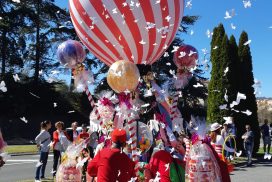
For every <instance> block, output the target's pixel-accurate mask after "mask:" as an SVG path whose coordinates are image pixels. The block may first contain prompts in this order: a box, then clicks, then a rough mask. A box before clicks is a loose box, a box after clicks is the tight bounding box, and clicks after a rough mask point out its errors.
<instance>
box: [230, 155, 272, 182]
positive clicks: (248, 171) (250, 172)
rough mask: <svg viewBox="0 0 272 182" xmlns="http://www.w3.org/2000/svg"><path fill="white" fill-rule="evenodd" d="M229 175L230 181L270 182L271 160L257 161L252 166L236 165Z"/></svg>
mask: <svg viewBox="0 0 272 182" xmlns="http://www.w3.org/2000/svg"><path fill="white" fill-rule="evenodd" d="M230 177H231V181H232V182H271V181H272V160H270V161H268V160H261V161H258V163H255V164H253V166H252V167H246V165H242V166H241V167H236V168H235V171H234V172H232V174H231V176H230Z"/></svg>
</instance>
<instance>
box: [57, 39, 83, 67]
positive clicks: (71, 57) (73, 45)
mask: <svg viewBox="0 0 272 182" xmlns="http://www.w3.org/2000/svg"><path fill="white" fill-rule="evenodd" d="M57 57H58V59H59V61H60V63H61V64H63V65H64V66H66V67H68V68H71V69H72V68H75V67H76V66H77V64H79V63H82V62H83V61H84V59H85V57H86V52H85V50H84V48H83V46H82V44H81V43H80V42H78V41H75V40H67V41H65V42H63V43H61V44H60V45H59V47H58V50H57Z"/></svg>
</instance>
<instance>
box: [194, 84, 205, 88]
mask: <svg viewBox="0 0 272 182" xmlns="http://www.w3.org/2000/svg"><path fill="white" fill-rule="evenodd" d="M193 87H195V88H198V87H203V85H202V84H200V83H197V84H196V85H193Z"/></svg>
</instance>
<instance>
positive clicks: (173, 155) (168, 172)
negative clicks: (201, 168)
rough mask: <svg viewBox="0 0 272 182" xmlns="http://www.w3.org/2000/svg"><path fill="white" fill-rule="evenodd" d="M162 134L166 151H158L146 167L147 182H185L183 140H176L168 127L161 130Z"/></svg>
mask: <svg viewBox="0 0 272 182" xmlns="http://www.w3.org/2000/svg"><path fill="white" fill-rule="evenodd" d="M160 134H161V137H162V140H163V142H164V146H165V150H159V151H157V152H156V153H155V154H154V155H153V156H152V158H151V159H150V162H149V164H148V165H146V166H145V171H144V173H145V181H146V182H147V181H149V180H151V179H153V180H155V181H156V180H160V181H161V182H170V181H185V170H184V168H185V165H184V163H183V161H182V157H180V156H184V154H185V150H184V148H183V146H182V140H176V138H175V136H174V134H173V132H172V131H171V130H170V128H169V127H168V126H167V127H166V128H161V129H160ZM171 147H173V149H174V150H173V149H171Z"/></svg>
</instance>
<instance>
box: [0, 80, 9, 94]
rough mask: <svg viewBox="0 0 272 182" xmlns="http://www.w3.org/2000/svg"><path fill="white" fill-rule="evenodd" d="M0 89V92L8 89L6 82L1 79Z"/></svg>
mask: <svg viewBox="0 0 272 182" xmlns="http://www.w3.org/2000/svg"><path fill="white" fill-rule="evenodd" d="M0 90H1V91H2V92H7V90H8V89H7V87H6V83H5V82H4V81H1V83H0Z"/></svg>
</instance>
